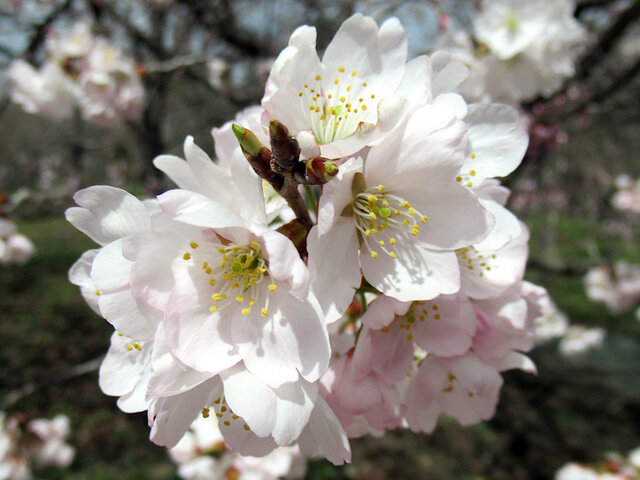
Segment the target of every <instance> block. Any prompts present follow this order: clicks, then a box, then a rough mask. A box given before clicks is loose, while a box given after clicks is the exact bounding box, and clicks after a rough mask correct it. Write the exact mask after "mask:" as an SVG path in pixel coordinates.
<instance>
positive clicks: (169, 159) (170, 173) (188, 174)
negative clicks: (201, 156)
mask: <svg viewBox="0 0 640 480" xmlns="http://www.w3.org/2000/svg"><path fill="white" fill-rule="evenodd" d="M153 165H154V166H155V167H156V168H157V169H158V170H160V171H161V172H163V173H164V174H165V175H166V176H167V177H169V178H170V179H171V180H173V182H174V183H175V184H176V185H177V186H178V187H180V188H182V189H184V190H191V191H193V192H199V193H202V194H205V192H202V191H201V189H200V184H199V183H198V180H197V178H195V177H194V175H193V172H192V171H191V169H190V168H189V165H188V164H187V162H185V161H184V160H183V159H182V158H180V157H177V156H175V155H159V156H157V157H156V158H154V159H153Z"/></svg>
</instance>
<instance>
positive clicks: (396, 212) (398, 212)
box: [393, 210, 402, 215]
mask: <svg viewBox="0 0 640 480" xmlns="http://www.w3.org/2000/svg"><path fill="white" fill-rule="evenodd" d="M393 213H394V215H400V214H401V213H402V212H401V211H400V210H394V211H393Z"/></svg>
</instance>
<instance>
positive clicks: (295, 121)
mask: <svg viewBox="0 0 640 480" xmlns="http://www.w3.org/2000/svg"><path fill="white" fill-rule="evenodd" d="M321 73H322V66H321V64H320V60H319V59H318V55H317V53H316V29H315V28H312V27H308V26H302V27H299V28H297V29H296V31H295V32H293V34H292V35H291V38H290V39H289V46H288V47H287V48H285V49H284V50H283V51H282V52H281V53H280V55H278V58H276V61H275V62H274V64H273V67H272V69H271V74H270V75H269V80H268V82H267V89H266V93H265V96H264V98H263V99H262V106H263V107H264V109H265V110H266V111H268V112H277V119H278V120H280V121H281V122H282V123H284V124H285V125H286V126H287V127H288V128H289V129H290V130H292V131H293V132H299V131H303V130H307V129H309V121H308V111H305V110H304V107H303V106H302V105H301V106H300V107H299V108H296V106H295V105H294V108H292V105H291V102H292V100H291V99H292V98H295V99H297V98H298V93H299V92H300V91H301V90H302V89H303V88H304V87H303V86H304V85H305V84H309V83H312V82H313V81H314V79H315V77H316V76H317V75H320V74H321Z"/></svg>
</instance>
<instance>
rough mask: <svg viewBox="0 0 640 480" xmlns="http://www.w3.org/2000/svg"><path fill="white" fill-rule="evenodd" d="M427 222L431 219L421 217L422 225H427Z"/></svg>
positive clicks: (424, 216)
mask: <svg viewBox="0 0 640 480" xmlns="http://www.w3.org/2000/svg"><path fill="white" fill-rule="evenodd" d="M427 220H429V219H428V218H427V216H426V215H423V216H421V217H420V221H421V222H422V223H427Z"/></svg>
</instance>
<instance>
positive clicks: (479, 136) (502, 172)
mask: <svg viewBox="0 0 640 480" xmlns="http://www.w3.org/2000/svg"><path fill="white" fill-rule="evenodd" d="M465 122H466V123H467V124H468V125H469V144H470V148H471V152H472V153H473V156H469V157H467V159H466V160H465V164H464V166H463V171H464V172H466V171H469V170H471V169H473V170H475V171H476V178H475V179H474V181H481V180H482V179H484V178H491V177H504V176H506V175H508V174H510V173H511V172H512V171H513V170H515V169H516V167H517V166H518V165H520V162H521V161H522V158H523V157H524V154H525V152H526V150H527V145H528V143H529V137H528V135H527V132H526V131H525V130H524V128H523V125H522V122H521V120H520V118H519V115H518V112H517V111H516V110H515V109H514V108H513V107H511V106H509V105H501V104H479V103H477V104H474V105H471V106H469V113H468V115H467V116H466V118H465Z"/></svg>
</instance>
